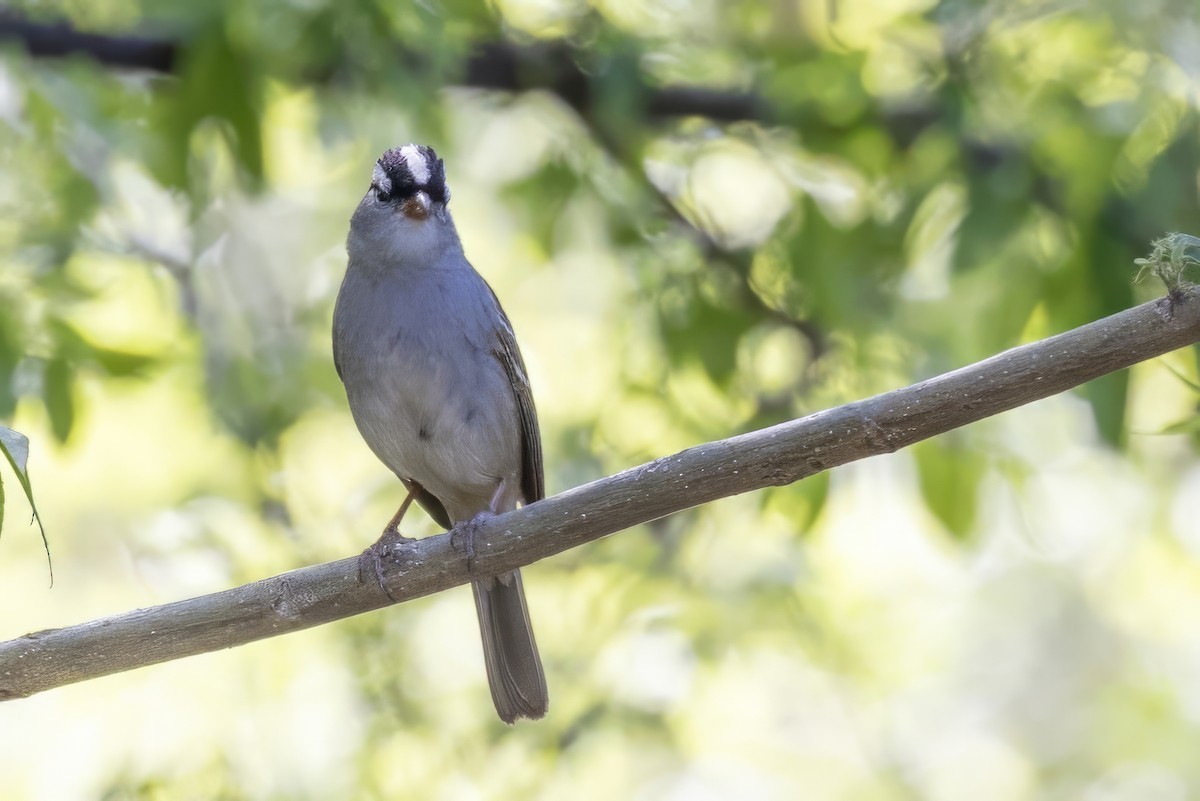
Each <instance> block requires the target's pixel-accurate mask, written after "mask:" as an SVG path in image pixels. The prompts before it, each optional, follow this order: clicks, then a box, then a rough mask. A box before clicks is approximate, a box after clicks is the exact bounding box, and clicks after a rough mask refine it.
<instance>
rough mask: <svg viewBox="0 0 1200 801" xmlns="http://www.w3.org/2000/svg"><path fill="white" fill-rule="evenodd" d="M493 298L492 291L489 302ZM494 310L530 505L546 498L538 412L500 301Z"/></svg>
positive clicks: (498, 349) (497, 353)
mask: <svg viewBox="0 0 1200 801" xmlns="http://www.w3.org/2000/svg"><path fill="white" fill-rule="evenodd" d="M488 289H489V290H490V289H491V287H488ZM495 297H496V293H495V292H494V291H493V292H492V298H493V299H494V298H495ZM496 309H497V310H498V311H499V312H500V323H501V324H500V325H499V326H497V327H496V346H495V348H493V350H492V353H493V355H495V357H496V358H497V359H498V360H499V361H500V364H501V366H503V367H504V372H505V373H506V374H507V375H508V383H509V385H510V386H511V387H512V391H513V397H514V398H515V399H516V402H517V417H518V418H519V419H520V423H521V492H522V494H523V495H524V496H525V503H527V504H529V503H533V502H534V501H540V500H541V499H542V498H544V497H546V480H545V476H544V474H543V468H542V434H541V431H540V429H539V428H538V419H537V409H536V408H534V405H533V390H532V389H530V387H529V377H528V374H527V373H526V372H525V362H524V360H522V359H521V349H520V348H518V347H517V337H516V335H515V334H514V333H513V329H512V323H510V322H509V321H508V316H507V315H506V314H505V313H504V309H502V308H501V307H500V301H499V300H496Z"/></svg>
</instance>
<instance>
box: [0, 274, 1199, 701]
mask: <svg viewBox="0 0 1200 801" xmlns="http://www.w3.org/2000/svg"><path fill="white" fill-rule="evenodd" d="M1197 341H1200V288H1197V287H1195V286H1190V287H1188V288H1187V289H1184V290H1179V291H1177V292H1173V293H1172V294H1171V295H1170V296H1169V297H1167V298H1160V299H1159V300H1156V301H1152V302H1150V303H1145V304H1143V305H1141V306H1138V307H1136V308H1133V309H1129V310H1127V311H1123V312H1120V313H1119V314H1114V315H1113V316H1111V317H1106V318H1104V319H1103V320H1099V321H1097V322H1094V323H1090V324H1088V325H1085V326H1082V327H1080V328H1076V329H1074V330H1072V331H1068V332H1067V333H1064V334H1059V335H1058V336H1055V337H1051V338H1049V339H1045V340H1042V341H1040V342H1034V343H1032V344H1029V345H1024V346H1022V347H1019V348H1014V349H1013V350H1010V351H1006V352H1005V353H1001V354H999V355H997V356H993V357H992V358H990V359H987V360H985V361H982V362H978V363H976V364H973V365H970V366H969V367H964V368H962V369H959V370H955V371H954V372H951V373H946V374H945V375H940V376H937V377H935V378H930V379H928V380H926V381H922V382H921V383H919V384H914V385H912V386H910V387H905V388H904V389H898V390H895V391H893V392H888V393H885V394H883V395H877V396H875V397H873V398H868V399H866V400H861V401H856V402H854V403H848V404H846V405H844V406H839V407H837V408H834V409H829V410H826V411H823V412H817V413H816V414H812V415H809V416H808V417H804V418H801V419H799V420H792V421H790V422H787V423H783V424H780V425H777V426H772V427H771V428H766V429H762V430H760V431H753V432H750V433H748V434H742V435H739V436H736V437H731V438H730V439H726V440H721V441H718V442H710V443H707V444H704V445H699V446H697V447H695V448H690V449H688V450H686V451H682V452H680V453H677V454H675V455H674V456H667V457H663V458H661V459H656V460H655V461H653V462H650V463H648V464H644V465H641V466H640V467H635V468H632V469H630V470H626V471H624V472H622V473H618V474H616V475H614V476H609V477H607V478H602V479H599V480H598V481H593V482H591V483H590V484H585V485H584V486H582V487H577V488H575V489H572V490H568V491H567V492H564V493H562V494H561V495H556V496H554V497H552V498H547V499H546V500H544V501H539V502H538V503H535V504H532V505H531V506H528V507H526V508H523V509H518V510H516V511H514V512H509V513H507V514H503V515H500V516H498V517H494V518H491V519H488V520H486V521H484V522H483V523H482V524H480V525H479V527H478V528H477V530H476V532H475V539H474V560H473V562H472V565H471V566H470V569H469V568H468V565H467V560H466V558H465V557H464V556H463V554H462V552H461V550H460V549H459V548H458V547H456V545H455V544H454V543H453V542H452V537H453V535H452V534H450V533H447V534H441V535H438V536H435V537H429V538H426V539H423V540H420V541H415V540H406V541H404V542H403V543H399V544H394V545H392V546H390V547H389V548H388V549H387V550H386V551H385V553H384V555H383V558H382V559H381V566H382V575H381V579H382V582H383V586H382V587H381V586H380V584H379V583H377V580H376V574H375V569H374V563H373V562H372V561H370V560H369V559H368V558H366V557H365V556H364V557H351V558H348V559H342V560H340V561H337V562H329V563H326V564H321V565H315V566H312V567H306V568H302V569H300V570H294V571H292V572H290V573H284V574H283V575H280V576H275V577H273V578H268V579H263V580H262V581H257V582H254V583H253V584H247V585H245V586H242V587H237V588H234V589H231V590H225V591H224V592H218V593H213V594H212V595H205V596H202V597H199V598H192V599H190V600H186V601H177V602H175V603H169V604H164V605H162V606H156V607H151V608H149V609H139V610H136V611H133V612H127V613H125V614H120V615H114V616H112V617H108V618H103V619H101V620H94V621H91V622H89V623H82V624H79V625H76V626H70V627H67V628H62V629H50V630H48V631H41V632H36V633H33V634H27V635H25V636H24V637H19V638H17V639H15V640H10V641H8V642H3V643H0V700H5V699H12V698H21V697H25V696H29V695H32V694H34V693H37V692H41V691H43V690H48V689H51V688H54V687H60V686H62V685H65V684H71V683H73V682H78V681H85V680H87V679H92V678H97V677H99V676H105V675H108V674H110V673H118V672H121V671H125V670H131V669H133V668H136V667H142V666H145V665H151V664H156V663H158V662H166V661H168V660H172V659H179V658H181V657H185V656H191V655H192V654H199V653H205V652H208V651H215V650H217V649H220V648H231V647H233V646H237V645H242V644H244V643H248V642H252V641H254V640H260V639H264V638H266V637H273V636H276V635H278V634H284V633H287V632H290V631H298V630H300V629H305V628H309V627H310V626H316V625H320V624H322V623H328V622H330V621H333V620H339V619H341V618H344V617H349V616H351V615H356V614H359V613H362V612H368V611H371V610H374V609H379V608H381V607H384V606H389V605H391V604H392V603H399V602H402V601H407V600H411V599H413V598H419V597H421V596H423V595H429V594H432V593H435V592H440V591H441V590H445V589H449V588H450V587H454V586H457V585H459V584H465V583H467V582H468V581H469V580H470V579H471V577H472V575H496V574H499V573H505V572H507V571H510V570H513V569H515V568H518V567H523V566H525V565H528V564H531V563H533V562H535V561H537V560H539V559H544V558H545V557H547V556H552V555H554V554H557V553H561V552H562V551H565V550H568V549H570V548H574V547H577V546H579V545H582V544H584V543H586V542H591V541H592V540H596V539H599V538H600V537H604V536H607V535H609V534H612V533H614V532H617V531H621V530H622V529H626V528H629V527H630V526H634V525H637V524H639V523H645V522H648V521H650V520H655V519H657V518H660V517H663V516H664V515H669V514H672V513H673V512H678V511H681V510H683V509H688V508H690V507H693V506H697V505H699V504H703V503H708V502H709V501H713V500H716V499H717V498H724V497H728V496H731V495H738V494H740V493H743V492H749V491H751V490H756V489H761V488H763V487H771V486H781V485H784V484H790V483H792V482H793V481H798V480H800V479H802V478H805V477H807V476H811V475H814V474H816V473H819V472H821V471H824V470H828V469H829V468H831V467H836V466H837V465H842V464H846V463H847V462H852V461H855V460H857V459H863V458H866V457H868V456H874V455H877V454H883V453H891V452H893V451H896V450H898V449H900V448H903V447H906V446H908V445H912V444H913V443H915V442H919V441H921V440H923V439H927V438H929V437H932V436H935V435H937V434H941V433H944V432H946V431H949V430H951V429H954V428H958V427H960V426H963V425H966V424H968V423H972V422H975V421H977V420H982V419H983V418H985V417H990V416H992V415H995V414H999V413H1000V412H1003V411H1006V410H1008V409H1012V408H1014V407H1017V406H1021V405H1023V404H1026V403H1031V402H1033V401H1035V400H1039V399H1041V398H1045V397H1048V396H1050V395H1054V394H1056V393H1059V392H1063V391H1065V390H1068V389H1070V388H1072V387H1076V386H1079V385H1080V384H1083V383H1084V382H1086V381H1090V380H1092V379H1094V378H1098V377H1100V376H1102V375H1105V374H1107V373H1111V372H1114V371H1116V370H1121V369H1123V368H1126V367H1129V366H1130V365H1132V364H1136V363H1137V362H1140V361H1143V360H1145V359H1150V358H1153V357H1155V356H1159V355H1162V354H1163V353H1167V352H1169V351H1172V350H1175V349H1177V348H1181V347H1184V346H1186V345H1191V344H1194V343H1196V342H1197ZM472 571H473V572H472Z"/></svg>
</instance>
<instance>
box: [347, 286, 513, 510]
mask: <svg viewBox="0 0 1200 801" xmlns="http://www.w3.org/2000/svg"><path fill="white" fill-rule="evenodd" d="M414 272H415V271H414ZM372 278H373V279H374V280H370V279H369V278H367V277H364V276H355V275H354V265H353V264H352V265H351V266H350V271H349V272H348V273H347V280H346V282H345V284H343V287H342V292H341V294H340V295H339V297H338V305H337V308H336V310H335V313H334V338H335V355H336V357H337V361H338V367H339V369H340V371H341V374H342V380H343V381H344V382H345V385H346V394H347V397H348V398H349V401H350V409H351V412H352V413H353V415H354V420H355V423H356V424H357V425H358V428H359V430H360V431H361V433H362V435H363V438H364V439H365V440H366V441H367V444H368V445H370V446H371V449H372V450H373V451H374V452H375V453H376V455H377V456H379V458H380V459H381V460H382V461H383V462H384V464H386V465H387V466H388V467H389V468H391V469H392V471H393V472H395V473H396V474H397V475H399V476H401V477H403V478H411V479H414V480H416V481H417V482H419V483H420V484H422V485H423V486H424V487H425V488H426V489H428V490H429V491H430V492H432V493H433V494H434V495H435V496H437V497H438V498H439V499H440V500H441V501H442V502H443V504H445V505H446V506H447V510H448V511H450V512H451V515H452V516H454V517H456V518H457V517H459V516H460V515H456V514H455V512H454V510H453V508H452V507H464V505H465V506H473V507H475V508H474V509H473V510H472V513H473V512H477V511H481V510H482V509H483V508H486V504H487V500H488V499H489V498H490V496H491V493H492V492H493V491H494V490H495V487H496V486H497V484H498V483H499V481H500V480H501V479H506V478H510V477H511V476H513V475H514V474H515V473H519V471H520V465H521V446H520V431H519V428H520V427H519V424H518V422H517V413H516V401H515V398H514V395H513V391H512V388H511V386H509V382H508V377H507V374H505V372H504V371H503V368H502V366H501V364H500V363H499V361H498V360H497V359H496V357H495V355H494V353H493V349H494V347H495V325H496V322H497V320H498V316H497V315H498V312H493V311H492V310H491V309H490V308H489V307H490V306H491V305H493V304H494V301H493V300H492V299H491V294H490V292H488V290H487V287H486V285H485V284H484V283H483V280H482V279H481V278H479V276H478V275H476V274H475V273H474V272H473V271H472V270H471V268H470V267H469V266H467V267H465V270H464V271H457V270H456V271H444V270H442V271H432V270H430V271H420V272H416V274H412V273H408V272H407V271H406V274H404V275H392V274H384V275H376V276H373V277H372ZM351 310H353V311H352V312H351Z"/></svg>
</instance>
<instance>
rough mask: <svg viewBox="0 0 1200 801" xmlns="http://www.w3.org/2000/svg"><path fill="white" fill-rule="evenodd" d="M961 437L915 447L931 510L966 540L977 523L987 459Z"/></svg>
mask: <svg viewBox="0 0 1200 801" xmlns="http://www.w3.org/2000/svg"><path fill="white" fill-rule="evenodd" d="M956 440H960V438H958V437H952V436H944V437H940V438H937V439H930V440H925V441H924V442H920V443H918V444H917V445H915V446H914V447H913V455H914V456H915V457H916V461H917V478H918V481H919V484H920V487H921V496H922V498H924V500H925V505H926V506H928V507H929V511H931V512H933V514H934V515H935V516H936V517H937V519H938V520H940V521H941V522H942V525H944V526H945V527H946V528H947V529H948V530H949V531H950V533H951V534H952V535H953V536H954V538H955V539H957V540H965V539H966V538H967V537H968V536H970V534H971V529H972V528H973V526H974V524H975V517H976V512H977V507H978V498H979V482H980V481H981V480H982V479H983V474H984V472H985V470H986V468H987V462H986V460H985V459H984V457H983V456H982V454H980V453H979V452H978V451H975V450H973V449H971V448H970V447H968V446H967V445H965V444H964V443H962V442H961V441H956Z"/></svg>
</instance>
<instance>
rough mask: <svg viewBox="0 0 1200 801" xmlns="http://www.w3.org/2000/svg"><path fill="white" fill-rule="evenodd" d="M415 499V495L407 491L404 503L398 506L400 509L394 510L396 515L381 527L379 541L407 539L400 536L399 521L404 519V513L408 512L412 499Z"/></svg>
mask: <svg viewBox="0 0 1200 801" xmlns="http://www.w3.org/2000/svg"><path fill="white" fill-rule="evenodd" d="M416 497H417V494H416V493H415V492H413V491H412V490H409V493H408V496H407V497H405V499H404V503H402V504H400V508H399V509H397V510H396V514H394V515H392V519H391V520H389V521H388V524H387V525H386V526H384V527H383V534H381V535H380V537H379V539H380V540H396V539H399V540H404V539H408V538H407V537H402V536H400V521H401V520H403V519H404V513H405V512H407V511H408V507H410V506H412V502H413V499H414V498H416Z"/></svg>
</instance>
